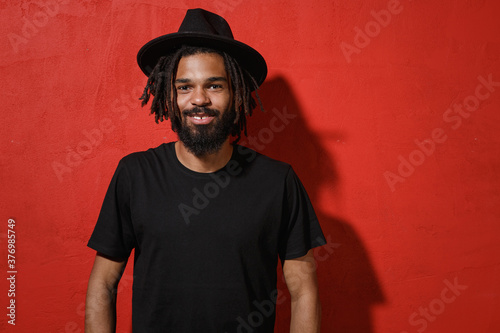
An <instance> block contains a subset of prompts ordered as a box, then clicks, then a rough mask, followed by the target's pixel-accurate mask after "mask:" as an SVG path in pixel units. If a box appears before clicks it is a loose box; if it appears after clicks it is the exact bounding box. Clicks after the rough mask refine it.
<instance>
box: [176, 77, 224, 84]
mask: <svg viewBox="0 0 500 333" xmlns="http://www.w3.org/2000/svg"><path fill="white" fill-rule="evenodd" d="M206 81H208V82H217V81H224V82H227V79H226V78H225V77H224V76H211V77H209V78H208V79H207V80H206ZM189 82H191V79H176V80H175V81H174V83H189Z"/></svg>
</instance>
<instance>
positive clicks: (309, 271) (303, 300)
mask: <svg viewBox="0 0 500 333" xmlns="http://www.w3.org/2000/svg"><path fill="white" fill-rule="evenodd" d="M283 275H284V276H285V281H286V285H287V287H288V290H289V292H290V296H291V298H292V319H291V322H290V333H319V331H320V325H321V304H320V301H319V294H318V282H317V279H316V263H315V261H314V256H313V251H312V250H309V252H308V253H307V254H306V255H305V256H303V257H300V258H296V259H291V260H285V263H284V264H283Z"/></svg>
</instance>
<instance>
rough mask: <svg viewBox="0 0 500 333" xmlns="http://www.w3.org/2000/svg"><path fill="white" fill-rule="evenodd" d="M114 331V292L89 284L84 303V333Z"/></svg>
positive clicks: (108, 332)
mask: <svg viewBox="0 0 500 333" xmlns="http://www.w3.org/2000/svg"><path fill="white" fill-rule="evenodd" d="M115 329H116V292H114V290H113V289H109V288H107V287H105V286H99V285H92V283H91V282H89V288H88V290H87V300H86V303H85V333H113V332H115Z"/></svg>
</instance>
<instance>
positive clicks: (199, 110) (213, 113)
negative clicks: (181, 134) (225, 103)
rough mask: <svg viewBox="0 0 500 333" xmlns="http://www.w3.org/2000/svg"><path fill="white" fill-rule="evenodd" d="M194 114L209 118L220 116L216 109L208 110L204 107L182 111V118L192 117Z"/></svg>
mask: <svg viewBox="0 0 500 333" xmlns="http://www.w3.org/2000/svg"><path fill="white" fill-rule="evenodd" d="M196 114H206V115H207V116H210V117H216V116H219V115H220V111H219V110H216V109H209V108H204V107H201V108H200V107H194V108H192V109H191V110H184V111H182V115H183V116H187V117H189V116H194V115H196Z"/></svg>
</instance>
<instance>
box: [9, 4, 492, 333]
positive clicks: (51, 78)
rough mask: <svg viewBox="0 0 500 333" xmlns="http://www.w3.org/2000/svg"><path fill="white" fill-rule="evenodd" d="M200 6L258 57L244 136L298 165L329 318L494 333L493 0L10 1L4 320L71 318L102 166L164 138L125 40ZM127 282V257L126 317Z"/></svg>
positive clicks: (50, 324)
mask: <svg viewBox="0 0 500 333" xmlns="http://www.w3.org/2000/svg"><path fill="white" fill-rule="evenodd" d="M214 3H217V4H214ZM44 4H45V5H44ZM199 6H202V7H205V8H206V9H209V10H212V11H217V12H219V13H220V14H222V15H223V16H225V17H226V18H227V20H228V21H229V22H230V24H231V26H232V28H233V32H234V34H235V36H236V38H237V39H239V40H242V41H244V42H246V43H248V44H250V45H252V46H254V47H255V48H256V49H258V50H259V51H261V52H262V54H263V55H264V56H265V58H266V59H267V62H268V65H269V76H268V80H267V81H266V83H265V84H264V85H263V87H262V90H261V94H262V99H263V101H264V105H265V107H266V109H267V112H266V113H260V112H257V111H256V113H255V115H254V117H253V118H254V119H252V120H251V121H250V130H249V135H250V138H249V139H247V140H246V143H247V144H248V145H250V146H252V147H254V148H256V149H258V150H260V151H262V152H264V153H266V154H268V155H270V156H272V157H276V158H278V159H282V160H285V161H288V162H290V163H292V164H293V165H294V166H295V169H296V170H297V173H298V174H299V176H300V177H301V179H302V180H303V182H304V185H305V186H306V188H307V189H308V191H309V193H310V196H311V198H312V199H313V200H314V204H315V207H316V209H317V211H318V215H319V217H320V218H321V222H322V225H323V228H324V232H325V235H326V236H327V238H328V240H329V241H330V245H329V246H328V247H326V248H322V249H321V250H318V251H317V252H316V257H317V259H318V275H319V282H320V287H321V294H322V301H323V331H324V332H353V333H366V332H379V333H387V332H396V333H404V332H406V333H411V332H429V333H431V332H440V333H442V332H445V333H448V332H454V333H456V332H482V333H483V332H484V333H496V332H500V321H499V320H498V319H497V318H498V316H497V312H498V309H499V308H500V296H499V291H500V284H499V279H500V266H499V254H500V242H498V238H499V232H500V225H499V199H500V194H499V188H500V177H499V176H498V173H499V172H500V164H499V163H500V154H499V153H500V151H499V148H500V145H499V140H500V139H499V136H498V132H497V131H498V130H499V129H500V125H499V121H500V112H499V107H500V62H499V61H500V39H499V37H498V32H499V31H500V20H499V19H498V17H499V15H500V5H499V3H498V2H497V1H494V0H489V1H487V0H475V1H472V0H456V1H451V0H446V1H428V0H418V1H417V0H414V1H411V0H400V1H396V0H377V1H375V0H372V1H368V0H365V1H360V0H349V1H347V0H345V1H327V0H319V1H313V2H310V3H306V2H304V1H264V0H259V1H243V0H222V1H215V2H211V1H207V2H205V3H204V2H200V1H190V0H184V1H175V2H174V1H154V0H143V1H133V0H115V1H109V0H108V1H96V0H46V1H44V2H40V1H9V2H8V3H7V2H6V1H2V3H1V4H0V15H1V20H2V25H1V27H0V38H1V39H0V43H1V51H0V52H1V66H0V80H1V91H0V96H1V99H2V102H1V105H2V111H3V112H2V121H1V122H0V126H1V139H2V142H1V146H0V147H1V148H0V149H1V163H0V166H1V168H2V170H1V173H0V177H1V178H0V179H1V184H2V191H1V194H0V195H1V202H0V204H1V219H0V236H1V247H0V254H1V256H0V267H1V273H0V275H1V276H3V278H1V279H0V281H1V282H0V295H1V296H0V305H1V306H0V308H1V309H3V310H1V311H2V312H4V313H0V330H1V331H2V332H4V331H8V332H10V331H12V332H14V331H15V332H57V333H60V332H83V316H84V311H83V306H84V305H83V304H84V300H85V292H86V283H87V279H88V276H89V272H90V269H91V266H92V261H93V256H94V253H93V251H92V250H90V249H88V248H86V246H85V245H86V242H87V240H88V238H89V236H90V233H91V231H92V229H93V226H94V223H95V220H96V217H97V214H98V211H99V208H100V205H101V202H102V199H103V197H104V193H105V190H106V188H107V185H108V183H109V181H110V178H111V175H112V173H113V171H114V168H115V166H116V164H117V162H118V160H119V159H120V158H121V157H122V156H124V155H125V154H128V153H130V152H133V151H137V150H144V149H147V148H149V147H152V146H157V145H159V144H160V143H162V142H166V141H170V140H173V139H175V136H174V135H172V133H171V132H170V130H169V124H166V123H163V124H160V125H157V124H155V123H154V120H153V118H152V117H150V116H148V111H147V110H146V109H141V108H140V106H139V104H138V102H137V98H138V95H139V93H140V90H141V88H142V86H143V85H144V84H145V77H144V76H143V74H142V73H141V72H140V71H139V69H138V67H137V65H136V63H135V56H136V53H137V51H138V49H139V48H140V47H141V46H142V45H143V44H144V43H145V42H146V41H148V40H149V39H151V38H153V37H156V36H159V35H161V34H164V33H167V32H172V31H175V30H177V28H178V26H179V24H180V22H181V20H182V18H183V16H184V13H185V10H186V9H187V8H191V7H199ZM275 118H276V119H275ZM273 119H274V120H273ZM276 124H281V125H282V126H278V127H277V126H275V125H276ZM9 218H11V219H13V220H15V226H14V225H13V224H11V225H12V226H13V229H11V230H12V231H14V232H15V243H14V241H12V239H14V238H13V237H11V238H10V239H11V241H10V243H11V245H12V246H11V249H12V248H13V246H15V251H16V252H15V254H14V256H15V263H14V264H15V271H16V272H17V273H14V274H12V273H7V271H9V270H10V269H9V267H8V266H7V264H8V262H7V260H8V257H7V256H8V250H9V249H8V244H9V243H8V240H9V236H11V235H13V233H12V231H11V232H9V231H8V230H9V222H8V221H9ZM11 252H12V251H11ZM130 266H131V265H130ZM11 275H14V278H15V281H14V280H13V279H11V280H8V279H7V278H8V277H10V276H11ZM131 281H132V270H131V267H128V268H127V271H126V273H125V276H124V278H123V281H122V284H121V286H120V290H119V296H118V298H119V301H120V306H119V311H120V315H119V331H120V332H127V331H128V330H129V327H130V287H131ZM11 282H15V283H11ZM11 285H13V287H14V290H15V296H13V295H11V296H8V294H9V289H12V288H11ZM279 288H280V290H284V288H285V287H284V285H283V284H280V286H279ZM288 297H289V296H288V295H287V294H286V293H284V294H283V295H282V297H281V298H279V299H280V300H286V301H288V299H289V298H288ZM11 300H15V324H16V325H15V327H13V326H11V325H10V324H8V322H7V321H8V320H11V319H10V318H9V316H6V314H9V313H10V311H11V310H9V309H7V307H8V306H9V304H10V303H9V302H10V301H11ZM286 304H287V302H283V304H280V305H279V306H278V320H277V323H278V326H281V327H282V328H280V329H278V330H277V331H278V332H286V327H287V322H288V319H289V312H288V311H289V310H288V306H287V305H286Z"/></svg>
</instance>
